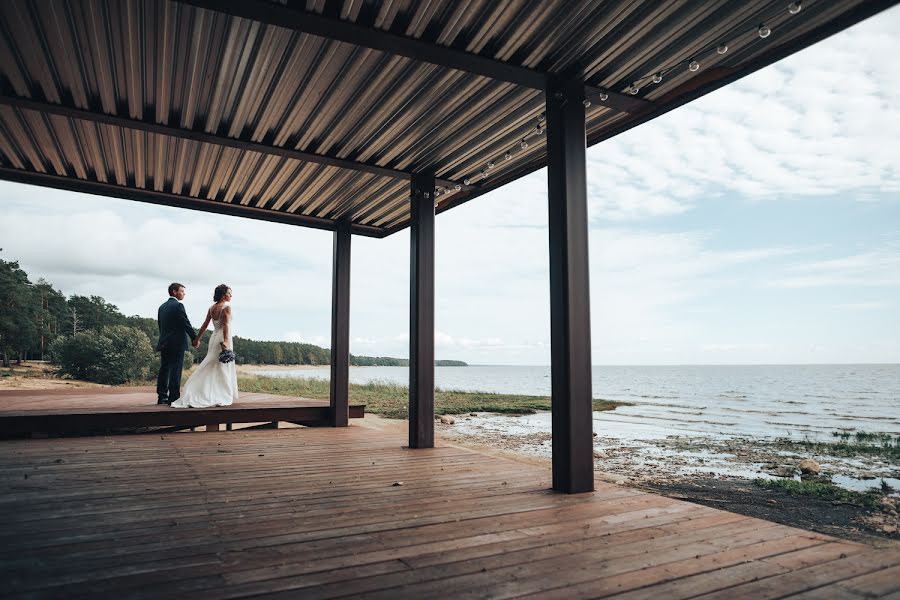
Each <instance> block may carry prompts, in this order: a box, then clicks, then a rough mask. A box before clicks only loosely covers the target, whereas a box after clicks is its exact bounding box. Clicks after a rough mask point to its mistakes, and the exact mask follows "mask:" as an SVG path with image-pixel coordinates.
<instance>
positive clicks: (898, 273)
mask: <svg viewBox="0 0 900 600" xmlns="http://www.w3.org/2000/svg"><path fill="white" fill-rule="evenodd" d="M770 285H772V286H775V287H784V288H815V287H841V286H852V287H881V286H900V250H898V249H897V248H896V247H895V246H894V245H887V246H885V247H884V248H880V249H878V250H873V251H871V252H865V253H861V254H852V255H848V256H844V257H840V258H831V259H827V260H818V261H810V262H804V263H797V264H793V265H790V266H788V267H787V268H786V274H785V275H784V276H782V277H778V278H776V279H773V280H772V281H771V283H770Z"/></svg>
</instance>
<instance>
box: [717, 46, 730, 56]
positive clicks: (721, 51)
mask: <svg viewBox="0 0 900 600" xmlns="http://www.w3.org/2000/svg"><path fill="white" fill-rule="evenodd" d="M726 52H728V46H726V45H725V44H722V45H720V46H719V47H718V48H716V54H725V53H726Z"/></svg>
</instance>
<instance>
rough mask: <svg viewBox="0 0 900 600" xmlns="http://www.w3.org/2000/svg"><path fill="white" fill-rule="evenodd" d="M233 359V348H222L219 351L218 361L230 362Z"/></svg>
mask: <svg viewBox="0 0 900 600" xmlns="http://www.w3.org/2000/svg"><path fill="white" fill-rule="evenodd" d="M233 361H234V350H228V349H225V350H222V351H221V352H219V362H220V363H230V362H233Z"/></svg>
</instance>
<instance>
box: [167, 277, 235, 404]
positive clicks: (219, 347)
mask: <svg viewBox="0 0 900 600" xmlns="http://www.w3.org/2000/svg"><path fill="white" fill-rule="evenodd" d="M213 300H214V301H215V304H213V305H212V306H210V307H209V310H208V311H206V320H205V321H203V325H202V326H201V327H200V331H199V332H198V333H197V339H200V338H201V337H202V336H203V332H205V331H206V328H207V327H208V326H209V322H210V321H212V324H213V334H212V337H210V338H209V349H208V350H207V351H206V358H204V359H203V362H201V363H200V366H198V367H197V370H196V371H194V373H193V374H192V375H191V377H190V379H188V380H187V383H186V384H185V385H184V389H183V390H182V392H181V398H179V399H178V400H176V401H175V402H173V403H172V408H206V407H209V406H228V405H230V404H231V403H232V402H234V401H235V400H237V398H238V389H237V372H236V370H235V366H234V361H231V362H227V363H222V362H219V353H220V352H222V351H224V350H232V351H233V350H234V345H233V343H232V337H231V288H230V287H228V286H227V285H225V284H224V283H223V284H222V285H220V286H217V287H216V289H215V292H214V293H213Z"/></svg>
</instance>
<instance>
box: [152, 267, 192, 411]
mask: <svg viewBox="0 0 900 600" xmlns="http://www.w3.org/2000/svg"><path fill="white" fill-rule="evenodd" d="M184 295H185V290H184V286H183V285H181V284H180V283H173V284H171V285H170V286H169V299H168V300H166V301H165V302H163V303H162V305H161V306H160V307H159V313H158V314H157V317H158V321H159V342H157V343H156V351H157V352H159V376H158V377H157V378H156V397H157V401H156V403H157V404H172V403H173V402H175V401H176V400H178V398H179V396H181V371H182V369H183V368H184V353H185V352H186V351H187V348H188V345H187V338H188V337H189V338H191V341H192V342H193V346H194V348H199V347H200V338H199V337H197V332H196V331H194V328H193V327H191V322H190V320H188V317H187V313H186V312H185V311H184V305H183V304H182V303H181V301H182V300H184Z"/></svg>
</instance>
